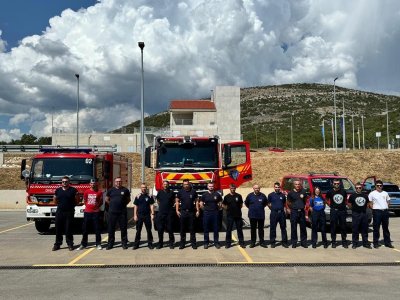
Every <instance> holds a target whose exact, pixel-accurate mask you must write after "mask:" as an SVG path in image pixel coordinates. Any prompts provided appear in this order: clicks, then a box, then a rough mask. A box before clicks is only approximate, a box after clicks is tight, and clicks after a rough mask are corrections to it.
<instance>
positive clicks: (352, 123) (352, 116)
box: [351, 115, 355, 150]
mask: <svg viewBox="0 0 400 300" xmlns="http://www.w3.org/2000/svg"><path fill="white" fill-rule="evenodd" d="M351 128H352V133H353V150H355V145H354V115H351Z"/></svg>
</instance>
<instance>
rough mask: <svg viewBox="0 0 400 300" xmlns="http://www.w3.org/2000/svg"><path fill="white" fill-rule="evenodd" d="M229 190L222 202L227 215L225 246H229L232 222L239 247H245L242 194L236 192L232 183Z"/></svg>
mask: <svg viewBox="0 0 400 300" xmlns="http://www.w3.org/2000/svg"><path fill="white" fill-rule="evenodd" d="M229 190H230V192H229V194H227V195H226V196H225V197H224V201H223V202H222V205H223V207H224V208H225V209H226V216H227V226H226V245H225V248H230V247H231V244H232V229H233V224H235V226H236V230H237V235H238V239H239V245H240V247H242V248H246V245H245V243H244V237H243V219H242V207H243V198H242V195H240V194H238V193H236V185H234V184H233V183H232V184H231V185H230V186H229Z"/></svg>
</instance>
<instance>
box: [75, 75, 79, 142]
mask: <svg viewBox="0 0 400 300" xmlns="http://www.w3.org/2000/svg"><path fill="white" fill-rule="evenodd" d="M75 77H76V79H77V92H76V93H77V100H76V148H78V147H79V74H75Z"/></svg>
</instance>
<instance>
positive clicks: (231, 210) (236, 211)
mask: <svg viewBox="0 0 400 300" xmlns="http://www.w3.org/2000/svg"><path fill="white" fill-rule="evenodd" d="M222 203H223V204H225V205H226V206H227V210H226V213H227V215H228V216H231V217H234V218H241V217H242V206H243V198H242V195H240V194H238V193H234V194H233V195H232V194H231V193H229V194H228V195H226V196H225V197H224V201H223V202H222Z"/></svg>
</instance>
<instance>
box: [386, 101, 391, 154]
mask: <svg viewBox="0 0 400 300" xmlns="http://www.w3.org/2000/svg"><path fill="white" fill-rule="evenodd" d="M386 136H387V147H388V149H390V137H389V110H388V103H387V100H386Z"/></svg>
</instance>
